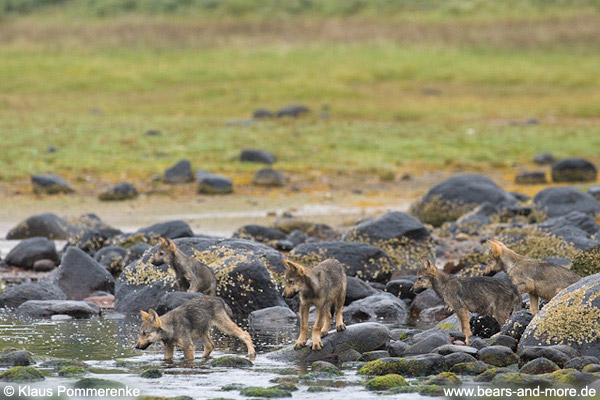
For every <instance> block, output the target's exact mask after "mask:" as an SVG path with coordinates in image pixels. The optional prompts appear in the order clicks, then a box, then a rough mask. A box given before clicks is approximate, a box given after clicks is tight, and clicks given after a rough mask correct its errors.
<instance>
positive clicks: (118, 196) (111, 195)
mask: <svg viewBox="0 0 600 400" xmlns="http://www.w3.org/2000/svg"><path fill="white" fill-rule="evenodd" d="M137 196H138V191H137V189H136V188H135V186H133V185H132V184H131V183H127V182H121V183H117V184H116V185H114V186H111V187H109V188H108V189H106V190H105V191H104V192H102V193H100V194H99V195H98V199H100V200H102V201H119V200H130V199H135V198H136V197H137Z"/></svg>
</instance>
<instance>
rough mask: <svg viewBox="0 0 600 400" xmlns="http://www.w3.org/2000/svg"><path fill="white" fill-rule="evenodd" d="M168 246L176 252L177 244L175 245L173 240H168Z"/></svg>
mask: <svg viewBox="0 0 600 400" xmlns="http://www.w3.org/2000/svg"><path fill="white" fill-rule="evenodd" d="M167 244H168V245H169V249H170V250H171V251H175V243H173V241H172V240H171V239H169V238H167Z"/></svg>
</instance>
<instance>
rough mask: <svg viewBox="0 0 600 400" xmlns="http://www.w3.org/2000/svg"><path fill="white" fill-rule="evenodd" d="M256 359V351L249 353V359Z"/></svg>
mask: <svg viewBox="0 0 600 400" xmlns="http://www.w3.org/2000/svg"><path fill="white" fill-rule="evenodd" d="M255 359H256V352H254V353H249V354H248V360H250V361H254V360H255Z"/></svg>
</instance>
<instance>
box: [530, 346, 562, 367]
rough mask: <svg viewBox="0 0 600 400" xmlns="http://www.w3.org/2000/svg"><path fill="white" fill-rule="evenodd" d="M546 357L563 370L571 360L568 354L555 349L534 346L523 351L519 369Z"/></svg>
mask: <svg viewBox="0 0 600 400" xmlns="http://www.w3.org/2000/svg"><path fill="white" fill-rule="evenodd" d="M540 357H544V358H546V359H548V360H550V361H552V362H554V363H556V365H558V366H559V367H561V368H563V367H564V366H565V364H566V363H567V362H568V361H569V360H570V359H571V357H569V356H568V355H567V354H565V353H564V352H562V351H560V350H559V349H557V348H554V347H551V346H550V347H544V346H532V347H527V348H525V349H523V351H521V354H520V355H519V367H522V366H523V365H525V364H527V363H528V362H530V361H532V360H535V359H537V358H540Z"/></svg>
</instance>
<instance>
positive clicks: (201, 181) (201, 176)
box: [196, 171, 233, 194]
mask: <svg viewBox="0 0 600 400" xmlns="http://www.w3.org/2000/svg"><path fill="white" fill-rule="evenodd" d="M196 183H197V185H198V193H200V194H227V193H231V192H233V183H232V182H231V180H230V179H229V178H226V177H224V176H222V175H217V174H211V173H209V172H206V171H198V172H197V173H196Z"/></svg>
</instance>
